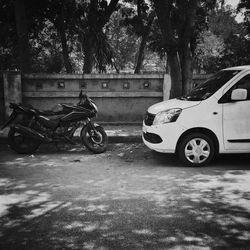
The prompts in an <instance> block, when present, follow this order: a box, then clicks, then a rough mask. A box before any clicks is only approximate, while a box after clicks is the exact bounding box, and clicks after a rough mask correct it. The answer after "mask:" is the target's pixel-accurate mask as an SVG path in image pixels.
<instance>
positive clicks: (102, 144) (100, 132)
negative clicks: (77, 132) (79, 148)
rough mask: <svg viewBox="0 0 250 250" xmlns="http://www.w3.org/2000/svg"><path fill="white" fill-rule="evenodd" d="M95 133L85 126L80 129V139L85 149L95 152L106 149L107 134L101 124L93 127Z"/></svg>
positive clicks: (98, 152)
mask: <svg viewBox="0 0 250 250" xmlns="http://www.w3.org/2000/svg"><path fill="white" fill-rule="evenodd" d="M95 129H96V131H97V134H94V133H93V130H92V129H91V128H90V127H88V126H86V127H84V128H83V129H82V130H81V140H82V143H83V144H84V145H85V146H86V148H87V149H89V150H90V151H92V152H93V153H95V154H100V153H103V152H105V151H106V149H107V146H108V136H107V134H106V132H105V131H104V129H103V128H102V127H101V126H97V127H95Z"/></svg>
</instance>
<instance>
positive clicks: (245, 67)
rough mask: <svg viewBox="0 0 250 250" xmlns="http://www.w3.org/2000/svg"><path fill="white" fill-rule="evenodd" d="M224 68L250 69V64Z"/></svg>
mask: <svg viewBox="0 0 250 250" xmlns="http://www.w3.org/2000/svg"><path fill="white" fill-rule="evenodd" d="M224 70H250V65H243V66H235V67H230V68H226V69H224Z"/></svg>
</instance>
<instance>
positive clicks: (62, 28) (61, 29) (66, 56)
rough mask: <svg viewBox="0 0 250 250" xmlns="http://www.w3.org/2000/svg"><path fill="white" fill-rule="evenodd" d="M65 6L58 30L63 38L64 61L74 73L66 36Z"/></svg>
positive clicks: (66, 67) (67, 69)
mask: <svg viewBox="0 0 250 250" xmlns="http://www.w3.org/2000/svg"><path fill="white" fill-rule="evenodd" d="M63 8H64V6H62V7H61V15H60V17H59V19H58V22H57V25H56V26H57V30H58V33H59V36H60V39H61V43H62V54H63V61H64V66H65V69H66V72H67V73H72V65H71V63H70V58H69V50H68V45H67V38H66V32H65V24H64V10H63Z"/></svg>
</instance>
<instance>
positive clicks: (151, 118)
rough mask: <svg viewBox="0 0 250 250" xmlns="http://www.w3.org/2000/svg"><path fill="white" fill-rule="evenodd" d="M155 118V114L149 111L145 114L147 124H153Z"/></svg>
mask: <svg viewBox="0 0 250 250" xmlns="http://www.w3.org/2000/svg"><path fill="white" fill-rule="evenodd" d="M154 119H155V115H153V114H151V113H149V112H147V113H146V115H145V117H144V123H145V125H147V126H151V125H152V124H153V121H154Z"/></svg>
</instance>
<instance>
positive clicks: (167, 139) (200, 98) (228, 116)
mask: <svg viewBox="0 0 250 250" xmlns="http://www.w3.org/2000/svg"><path fill="white" fill-rule="evenodd" d="M143 142H144V143H145V145H146V146H147V147H149V148H150V149H153V150H155V151H158V152H162V153H177V154H178V156H179V158H180V160H181V161H182V162H183V163H184V164H185V165H188V166H202V165H205V164H207V163H208V162H210V161H211V160H212V159H213V157H214V156H215V155H216V154H217V153H250V65H248V66H239V67H232V68H227V69H224V70H221V71H219V72H218V73H217V74H215V75H214V76H213V77H211V78H210V79H208V80H207V81H206V82H204V83H202V84H200V85H199V86H197V87H196V88H194V89H193V90H192V91H191V92H190V93H189V94H188V95H186V96H182V97H179V98H176V99H170V100H167V101H163V102H160V103H156V104H154V105H152V106H151V107H149V109H148V111H147V113H146V115H145V119H144V121H143Z"/></svg>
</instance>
